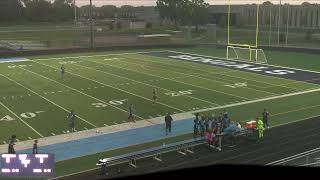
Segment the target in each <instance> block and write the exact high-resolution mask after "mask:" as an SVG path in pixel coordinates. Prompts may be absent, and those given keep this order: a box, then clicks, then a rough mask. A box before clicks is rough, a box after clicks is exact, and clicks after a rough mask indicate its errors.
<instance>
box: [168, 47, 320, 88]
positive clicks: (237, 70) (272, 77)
mask: <svg viewBox="0 0 320 180" xmlns="http://www.w3.org/2000/svg"><path fill="white" fill-rule="evenodd" d="M167 52H174V53H179V54H182V53H183V54H188V55H195V56H202V57H208V58H215V59H221V60H227V59H226V58H221V57H214V56H206V55H200V54H193V53H185V52H179V51H171V50H168V51H167ZM234 61H238V62H244V61H239V60H234ZM256 64H261V63H256ZM261 65H263V64H261ZM268 66H273V67H281V68H288V69H292V70H298V71H306V72H313V73H318V74H319V73H320V72H318V71H311V70H305V69H299V68H293V67H287V66H279V65H273V64H268ZM232 71H234V72H235V71H237V72H244V71H240V70H235V69H232V70H231V72H232ZM263 76H266V75H263ZM267 77H272V78H276V79H281V80H288V81H292V82H295V80H292V79H284V78H279V77H274V76H267ZM300 82H301V83H306V84H310V83H307V82H304V81H300ZM261 83H263V82H261ZM265 84H268V83H265ZM270 85H272V84H270ZM276 86H281V85H276ZM283 87H285V86H283ZM286 88H288V87H286ZM290 89H295V88H290ZM296 90H299V89H296Z"/></svg>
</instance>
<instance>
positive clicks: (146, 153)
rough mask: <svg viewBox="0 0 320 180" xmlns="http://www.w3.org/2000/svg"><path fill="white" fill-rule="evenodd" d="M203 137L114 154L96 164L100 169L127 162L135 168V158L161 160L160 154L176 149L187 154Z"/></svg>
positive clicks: (200, 142)
mask: <svg viewBox="0 0 320 180" xmlns="http://www.w3.org/2000/svg"><path fill="white" fill-rule="evenodd" d="M205 143H206V141H205V138H204V137H199V138H194V139H190V140H185V141H181V142H177V143H172V144H169V145H163V146H158V147H154V148H150V149H146V150H142V151H137V152H133V153H128V154H124V155H119V156H114V157H110V158H105V159H100V160H99V162H98V163H97V164H96V165H97V166H99V167H101V168H102V169H105V170H106V169H107V167H110V166H114V165H117V164H123V163H129V165H130V166H132V167H134V168H136V167H137V160H139V159H144V158H148V157H153V159H155V160H157V161H162V154H164V153H168V152H173V151H177V152H178V153H180V154H182V155H187V154H188V153H191V154H192V153H193V148H194V147H195V146H199V145H202V144H205Z"/></svg>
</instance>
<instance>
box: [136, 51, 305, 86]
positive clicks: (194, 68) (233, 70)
mask: <svg viewBox="0 0 320 180" xmlns="http://www.w3.org/2000/svg"><path fill="white" fill-rule="evenodd" d="M186 54H188V53H186ZM197 56H203V55H197ZM204 57H205V56H204ZM130 58H131V57H130ZM156 58H160V57H156ZM214 58H216V57H214ZM131 59H134V58H131ZM165 59H169V58H165ZM220 59H221V58H220ZM139 60H140V59H139ZM142 60H144V59H142ZM169 60H173V59H169ZM144 61H145V60H144ZM150 61H151V62H154V63H158V64H166V65H171V64H168V63H164V62H156V61H153V60H150ZM184 62H186V61H184ZM189 64H190V66H189V65H188V66H186V67H188V69H191V67H193V68H192V69H193V70H197V71H201V72H206V73H210V74H222V75H223V76H227V77H232V78H238V79H243V80H249V81H254V82H257V83H263V84H268V85H270V86H279V87H284V88H287V89H295V88H290V87H286V86H283V85H278V84H272V83H267V82H262V81H257V80H254V79H248V78H243V77H236V76H233V75H228V74H227V73H232V72H242V73H244V71H240V70H235V69H232V70H231V69H230V70H229V71H227V72H224V73H215V72H211V71H207V70H203V69H199V68H196V65H195V64H194V63H189ZM171 66H172V65H171ZM213 67H216V68H222V69H223V67H218V66H213ZM193 74H194V75H196V74H198V75H201V74H200V73H193ZM267 77H273V76H267ZM216 78H217V77H216ZM274 78H277V77H274ZM219 79H221V78H219ZM222 79H223V78H222ZM223 80H224V81H230V80H226V79H223ZM282 80H288V79H282ZM289 81H290V80H289ZM291 81H292V80H291ZM300 82H301V81H300ZM251 86H254V87H260V86H257V85H251ZM270 86H269V87H270ZM247 88H248V87H247ZM252 89H253V88H252ZM261 91H262V90H261Z"/></svg>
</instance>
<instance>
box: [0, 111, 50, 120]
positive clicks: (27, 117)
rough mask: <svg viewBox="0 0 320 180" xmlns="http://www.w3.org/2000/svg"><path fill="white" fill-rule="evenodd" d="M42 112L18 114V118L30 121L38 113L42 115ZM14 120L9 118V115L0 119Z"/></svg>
mask: <svg viewBox="0 0 320 180" xmlns="http://www.w3.org/2000/svg"><path fill="white" fill-rule="evenodd" d="M43 112H44V111H36V112H34V113H32V112H25V113H22V114H20V117H22V118H25V119H31V118H34V117H36V116H37V114H39V113H43ZM14 120H16V119H15V118H13V117H11V116H10V115H6V116H4V117H3V118H1V119H0V121H14Z"/></svg>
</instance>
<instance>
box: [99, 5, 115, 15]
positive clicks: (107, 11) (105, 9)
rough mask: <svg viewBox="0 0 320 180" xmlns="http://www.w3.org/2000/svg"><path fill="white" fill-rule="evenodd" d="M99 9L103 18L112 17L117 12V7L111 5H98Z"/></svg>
mask: <svg viewBox="0 0 320 180" xmlns="http://www.w3.org/2000/svg"><path fill="white" fill-rule="evenodd" d="M100 11H101V12H102V13H103V15H104V17H105V18H114V17H115V14H116V13H117V7H116V6H113V5H105V6H101V7H100Z"/></svg>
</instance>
